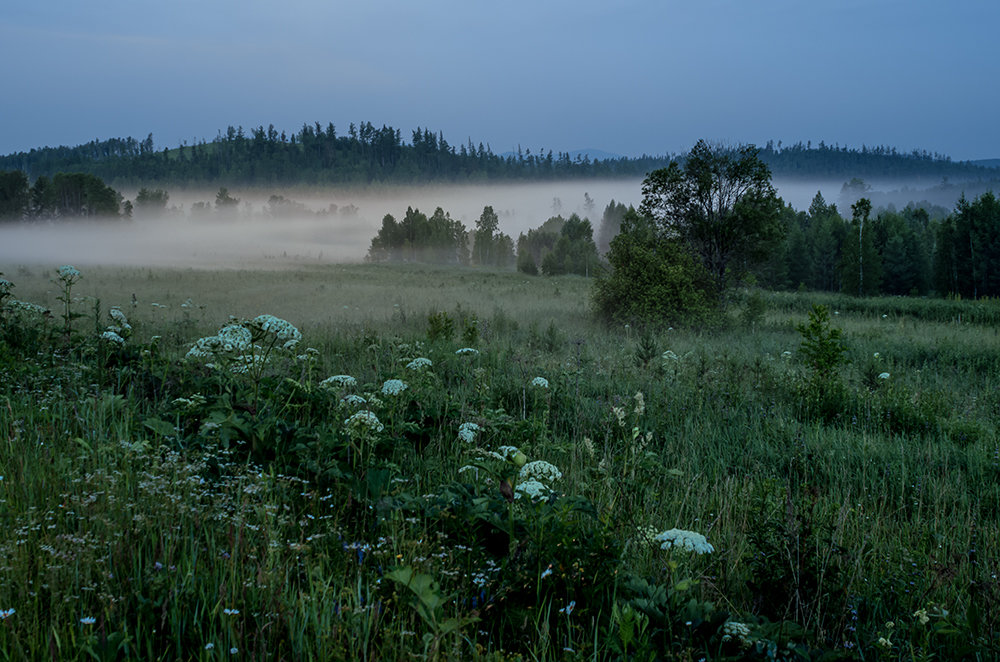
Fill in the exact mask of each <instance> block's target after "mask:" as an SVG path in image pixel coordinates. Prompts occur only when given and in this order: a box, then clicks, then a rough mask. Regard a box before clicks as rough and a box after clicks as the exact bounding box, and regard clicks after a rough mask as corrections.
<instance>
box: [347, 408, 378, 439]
mask: <svg viewBox="0 0 1000 662" xmlns="http://www.w3.org/2000/svg"><path fill="white" fill-rule="evenodd" d="M344 426H345V427H346V428H347V430H348V432H350V433H351V434H352V435H355V436H360V435H363V434H366V433H369V432H381V431H382V430H384V429H385V426H384V425H382V422H381V421H379V420H378V416H376V415H375V413H374V412H371V411H368V410H367V409H366V410H365V411H359V412H358V413H356V414H354V415H352V416H351V417H350V418H348V419H347V420H346V421H344Z"/></svg>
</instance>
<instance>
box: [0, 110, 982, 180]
mask: <svg viewBox="0 0 1000 662" xmlns="http://www.w3.org/2000/svg"><path fill="white" fill-rule="evenodd" d="M411 135H412V137H411V140H410V142H406V141H404V140H403V136H402V132H401V131H400V130H399V129H394V128H392V127H388V126H383V127H382V128H376V127H375V126H374V125H372V124H371V123H370V122H362V123H361V124H360V125H355V124H353V123H352V124H351V125H350V127H349V128H348V132H347V134H346V135H339V134H338V133H337V129H336V127H335V126H334V125H333V124H332V123H331V124H327V126H326V127H325V128H324V127H323V126H321V124H320V123H319V122H317V123H315V124H313V125H309V124H305V125H303V126H302V128H301V129H300V130H299V131H297V132H294V133H286V132H285V131H281V132H279V131H278V130H277V129H275V128H274V125H271V126H269V127H268V128H266V129H265V128H264V127H263V126H259V127H257V128H255V129H251V130H250V131H249V133H247V132H246V131H245V130H244V129H243V128H242V127H232V126H230V127H228V128H227V129H226V131H225V132H224V133H223V132H219V134H218V135H217V136H216V137H215V138H214V139H213V140H211V141H210V142H209V141H205V140H201V141H200V142H196V143H194V144H191V145H188V144H182V145H180V146H178V147H174V148H163V149H161V150H157V149H156V147H155V146H154V143H153V135H152V134H149V135H148V136H147V137H146V138H145V139H144V140H136V139H135V138H131V137H129V138H112V139H109V140H93V141H91V142H89V143H87V144H85V145H78V146H76V147H44V148H39V149H32V150H31V151H29V152H17V153H15V154H9V155H6V156H0V171H3V170H8V171H11V170H19V171H21V172H23V173H25V174H26V175H27V176H28V177H29V178H31V179H36V178H38V177H41V176H46V177H52V176H54V175H56V174H57V173H60V172H80V173H87V174H91V175H96V176H98V177H100V178H102V179H103V180H105V181H107V182H109V183H111V184H112V185H114V186H118V187H123V186H140V185H142V184H149V183H157V184H169V185H174V186H188V185H190V186H199V185H204V184H209V185H211V184H224V185H229V186H272V185H277V184H282V185H292V184H295V185H331V184H349V185H373V184H374V185H377V184H421V183H429V182H454V183H463V182H487V181H531V180H555V179H574V178H606V177H644V176H645V175H646V174H647V173H649V172H650V171H652V170H655V169H657V168H662V167H665V166H666V165H667V164H668V163H669V162H670V161H671V160H672V159H678V158H682V157H680V156H678V155H670V154H665V155H662V156H647V155H643V156H640V157H634V158H629V157H620V158H606V159H594V160H592V159H590V158H589V157H587V156H583V155H580V154H577V155H576V156H575V157H573V156H571V155H570V153H568V152H558V153H553V152H552V151H551V150H547V151H546V150H539V151H536V152H532V150H531V149H523V150H522V149H521V148H518V150H517V151H516V152H514V153H507V154H504V155H499V154H496V153H494V152H493V150H492V149H491V147H490V146H489V145H484V144H483V143H482V142H480V143H478V144H474V143H473V141H472V140H471V139H469V140H468V141H467V142H465V143H463V144H458V145H455V144H451V143H449V142H448V141H447V140H446V139H445V137H444V135H443V134H442V133H440V132H438V133H434V132H432V131H429V130H428V129H420V128H418V129H416V130H414V131H412V134H411ZM760 158H761V160H762V161H764V162H765V163H766V164H767V165H768V166H769V167H770V169H771V172H772V173H773V174H774V176H775V177H777V178H802V179H806V178H812V179H816V178H830V179H838V178H839V179H844V180H846V179H849V178H852V177H858V178H863V179H869V180H900V181H901V180H911V181H912V180H919V181H923V182H924V183H933V182H935V181H941V180H943V179H945V180H946V179H948V178H952V179H958V180H979V181H986V180H997V179H998V178H1000V170H998V169H997V168H995V167H987V165H986V164H988V163H989V162H985V163H980V164H977V163H973V162H969V161H963V162H954V161H952V160H951V159H950V158H949V157H948V156H945V155H942V154H937V153H934V154H932V153H929V152H926V151H920V150H914V151H913V152H910V153H902V152H898V151H897V150H896V149H895V148H893V147H882V146H880V147H867V146H865V147H862V148H860V149H857V148H848V147H842V146H840V145H827V144H826V143H824V142H819V143H818V144H816V145H813V144H812V143H811V142H809V143H806V144H803V143H801V142H800V143H796V144H794V145H782V143H781V142H780V141H779V142H778V143H777V144H775V143H774V142H772V141H769V142H768V143H767V144H766V145H764V146H762V147H760Z"/></svg>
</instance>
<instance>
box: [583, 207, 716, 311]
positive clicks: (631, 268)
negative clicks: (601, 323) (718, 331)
mask: <svg viewBox="0 0 1000 662" xmlns="http://www.w3.org/2000/svg"><path fill="white" fill-rule="evenodd" d="M607 259H608V262H609V263H610V267H609V269H607V270H606V271H605V272H604V273H601V274H600V275H599V276H598V278H597V281H596V282H595V283H594V292H593V301H594V309H595V311H596V312H597V313H598V315H600V316H601V317H602V318H603V319H605V320H606V321H608V322H616V323H619V324H635V323H639V324H643V323H650V322H652V323H655V324H661V325H664V326H665V325H668V324H681V323H685V324H698V323H704V322H707V321H709V320H710V319H711V318H712V316H713V312H714V311H715V309H716V308H717V305H716V302H717V300H718V295H717V291H716V289H715V287H716V285H715V283H714V282H713V280H712V277H711V275H710V274H709V273H708V272H707V271H706V270H705V268H704V266H703V265H702V264H701V263H700V262H699V261H698V259H697V258H696V257H695V256H694V255H692V254H691V252H690V251H689V250H688V249H687V247H686V246H685V245H684V244H683V243H681V242H680V241H678V240H676V239H674V240H671V239H663V238H662V236H661V235H660V233H659V232H658V230H657V228H656V226H655V224H654V223H653V222H652V220H650V219H649V218H648V217H646V216H643V215H641V214H639V213H637V212H635V211H634V210H630V211H628V212H627V213H626V214H625V217H624V220H623V221H622V225H621V232H620V233H619V234H618V236H616V237H615V238H614V239H612V240H611V249H610V251H609V252H608V254H607Z"/></svg>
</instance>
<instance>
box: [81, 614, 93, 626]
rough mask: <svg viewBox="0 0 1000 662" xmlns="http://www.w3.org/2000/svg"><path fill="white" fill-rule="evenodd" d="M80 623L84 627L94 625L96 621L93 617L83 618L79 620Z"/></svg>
mask: <svg viewBox="0 0 1000 662" xmlns="http://www.w3.org/2000/svg"><path fill="white" fill-rule="evenodd" d="M80 622H81V623H83V624H84V625H93V624H94V623H96V622H97V619H96V618H94V617H93V616H84V617H83V618H81V619H80Z"/></svg>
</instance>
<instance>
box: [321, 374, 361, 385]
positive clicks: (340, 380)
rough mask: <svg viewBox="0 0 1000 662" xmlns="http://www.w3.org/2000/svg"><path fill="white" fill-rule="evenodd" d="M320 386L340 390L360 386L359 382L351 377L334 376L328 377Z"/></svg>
mask: <svg viewBox="0 0 1000 662" xmlns="http://www.w3.org/2000/svg"><path fill="white" fill-rule="evenodd" d="M319 385H320V386H326V387H330V388H332V387H334V386H337V387H339V388H352V387H354V386H357V385H358V380H356V379H355V378H354V377H351V376H350V375H334V376H333V377H327V378H326V379H324V380H323V381H321V382H320V383H319Z"/></svg>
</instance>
